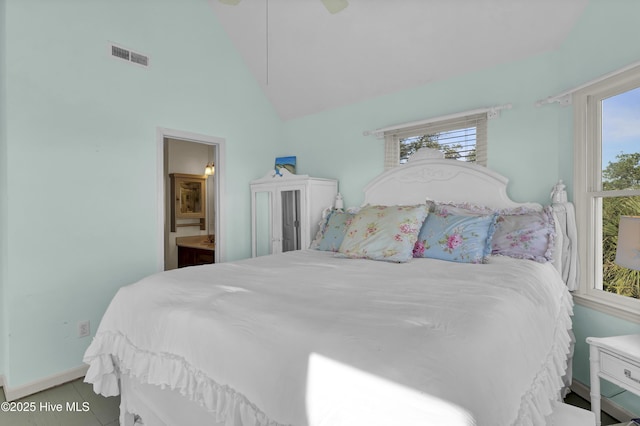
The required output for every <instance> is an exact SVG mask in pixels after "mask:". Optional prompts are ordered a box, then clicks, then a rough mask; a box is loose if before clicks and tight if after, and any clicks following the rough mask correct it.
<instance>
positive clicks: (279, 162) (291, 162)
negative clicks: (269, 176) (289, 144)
mask: <svg viewBox="0 0 640 426" xmlns="http://www.w3.org/2000/svg"><path fill="white" fill-rule="evenodd" d="M280 169H287V171H288V172H290V173H292V174H296V157H295V156H292V157H276V173H277V174H279V175H281V174H282V173H280Z"/></svg>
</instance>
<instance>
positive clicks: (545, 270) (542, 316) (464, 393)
mask: <svg viewBox="0 0 640 426" xmlns="http://www.w3.org/2000/svg"><path fill="white" fill-rule="evenodd" d="M571 309H572V303H571V296H570V294H569V292H568V290H567V287H566V285H565V284H564V282H563V281H562V279H561V277H560V275H559V273H558V272H557V271H556V270H555V269H554V267H553V266H552V265H551V264H550V263H537V262H533V261H529V260H518V259H511V258H507V257H492V258H491V259H490V261H489V263H487V264H479V265H478V264H462V263H455V262H445V261H441V260H435V259H413V260H412V261H410V262H407V263H404V264H396V263H388V262H380V261H372V260H354V259H343V258H336V257H334V256H333V254H332V253H329V252H319V251H314V250H302V251H296V252H288V253H284V254H279V255H272V256H263V257H259V258H254V259H247V260H242V261H237V262H229V263H223V264H216V265H203V266H196V267H190V268H183V269H179V270H173V271H167V272H162V273H159V274H156V275H152V276H150V277H147V278H145V279H143V280H141V281H139V282H137V283H135V284H132V285H130V286H126V287H123V288H121V289H120V290H119V291H118V293H117V294H116V296H115V297H114V299H113V301H112V302H111V304H110V306H109V307H108V309H107V311H106V313H105V315H104V317H103V319H102V322H101V324H100V326H99V328H98V330H97V333H96V336H95V338H94V340H93V342H92V343H91V345H90V346H89V348H88V349H87V351H86V353H85V357H84V361H85V362H86V363H88V364H89V371H88V373H87V375H86V379H85V380H86V381H87V382H90V383H93V385H94V390H95V391H96V392H97V393H100V394H102V395H105V396H112V395H117V394H118V393H119V392H120V386H119V379H120V377H121V376H126V377H129V378H132V379H134V380H135V381H136V382H139V383H143V384H150V385H155V386H158V387H160V388H166V389H169V390H173V391H175V392H179V393H180V394H182V395H183V397H184V398H185V399H187V400H189V401H193V402H194V403H197V404H199V405H200V406H202V407H203V408H204V409H205V410H207V411H208V412H210V413H211V416H212V419H215V421H217V422H220V423H221V424H225V425H234V426H248V425H295V426H307V425H310V426H311V425H312V426H337V425H348V424H350V425H353V424H368V425H370V424H376V423H371V422H373V421H374V419H395V421H393V422H392V424H403V425H413V424H416V425H418V424H421V425H429V424H434V425H436V424H438V425H440V424H451V425H457V424H460V425H473V424H477V425H486V426H500V425H505V426H507V425H519V426H520V425H524V426H526V425H544V424H545V416H547V415H549V414H550V413H551V411H552V402H553V401H554V400H557V399H558V398H559V395H560V389H561V388H562V386H563V383H562V375H563V374H564V370H565V368H566V358H567V354H568V352H569V347H570V328H571V320H570V315H571ZM445 418H446V419H449V420H447V421H446V422H445V423H443V419H445ZM399 419H402V420H401V421H400V423H398V421H399ZM143 421H144V419H143ZM389 421H391V420H387V422H386V423H379V424H389Z"/></svg>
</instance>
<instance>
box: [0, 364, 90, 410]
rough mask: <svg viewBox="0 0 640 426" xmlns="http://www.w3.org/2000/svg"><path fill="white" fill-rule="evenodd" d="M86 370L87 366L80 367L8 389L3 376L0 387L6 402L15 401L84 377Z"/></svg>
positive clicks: (0, 379) (0, 377)
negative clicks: (0, 386)
mask: <svg viewBox="0 0 640 426" xmlns="http://www.w3.org/2000/svg"><path fill="white" fill-rule="evenodd" d="M88 369H89V366H88V365H82V366H79V367H76V368H72V369H71V370H67V371H63V372H61V373H58V374H54V375H51V376H48V377H45V378H43V379H40V380H36V381H33V382H30V383H27V384H24V385H21V386H15V387H8V386H7V380H6V378H5V377H4V376H0V385H2V387H3V389H4V396H5V398H6V399H7V401H15V400H16V399H20V398H24V397H25V396H29V395H32V394H34V393H38V392H41V391H43V390H46V389H49V388H52V387H55V386H59V385H62V384H65V383H67V382H71V381H73V380H76V379H79V378H81V377H84V375H85V374H86V373H87V370H88Z"/></svg>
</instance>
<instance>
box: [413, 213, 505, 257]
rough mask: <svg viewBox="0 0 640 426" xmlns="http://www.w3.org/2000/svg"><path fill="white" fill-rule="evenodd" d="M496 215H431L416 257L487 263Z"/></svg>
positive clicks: (419, 235) (418, 245) (424, 226)
mask: <svg viewBox="0 0 640 426" xmlns="http://www.w3.org/2000/svg"><path fill="white" fill-rule="evenodd" d="M495 220H496V215H495V214H490V215H483V216H469V215H455V214H450V213H448V212H447V211H437V210H436V212H434V213H431V214H429V217H427V220H425V221H424V225H422V229H421V230H420V233H419V234H418V241H417V242H416V244H415V246H414V249H413V257H428V258H433V259H441V260H448V261H453V262H462V263H484V262H486V259H487V256H489V255H490V254H491V238H492V236H493V232H494V229H495V228H494V225H495Z"/></svg>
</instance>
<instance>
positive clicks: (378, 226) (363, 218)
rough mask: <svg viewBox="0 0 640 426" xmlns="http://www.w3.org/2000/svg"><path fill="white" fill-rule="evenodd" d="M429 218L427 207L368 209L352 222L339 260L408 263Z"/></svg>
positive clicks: (340, 250)
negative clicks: (419, 234) (344, 258)
mask: <svg viewBox="0 0 640 426" xmlns="http://www.w3.org/2000/svg"><path fill="white" fill-rule="evenodd" d="M427 214H428V211H427V207H426V205H424V204H420V205H415V206H371V205H368V206H365V207H363V208H362V210H360V212H359V213H358V214H356V215H355V216H354V217H353V218H352V220H351V223H350V224H349V226H348V227H347V229H346V235H345V236H344V239H343V241H342V244H341V245H340V249H339V253H338V254H337V256H339V257H349V258H358V259H373V260H386V261H389V262H406V261H408V260H409V259H411V257H412V251H413V246H414V244H415V242H416V238H417V236H418V232H419V231H420V227H421V226H422V223H423V221H424V219H425V217H427Z"/></svg>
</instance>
